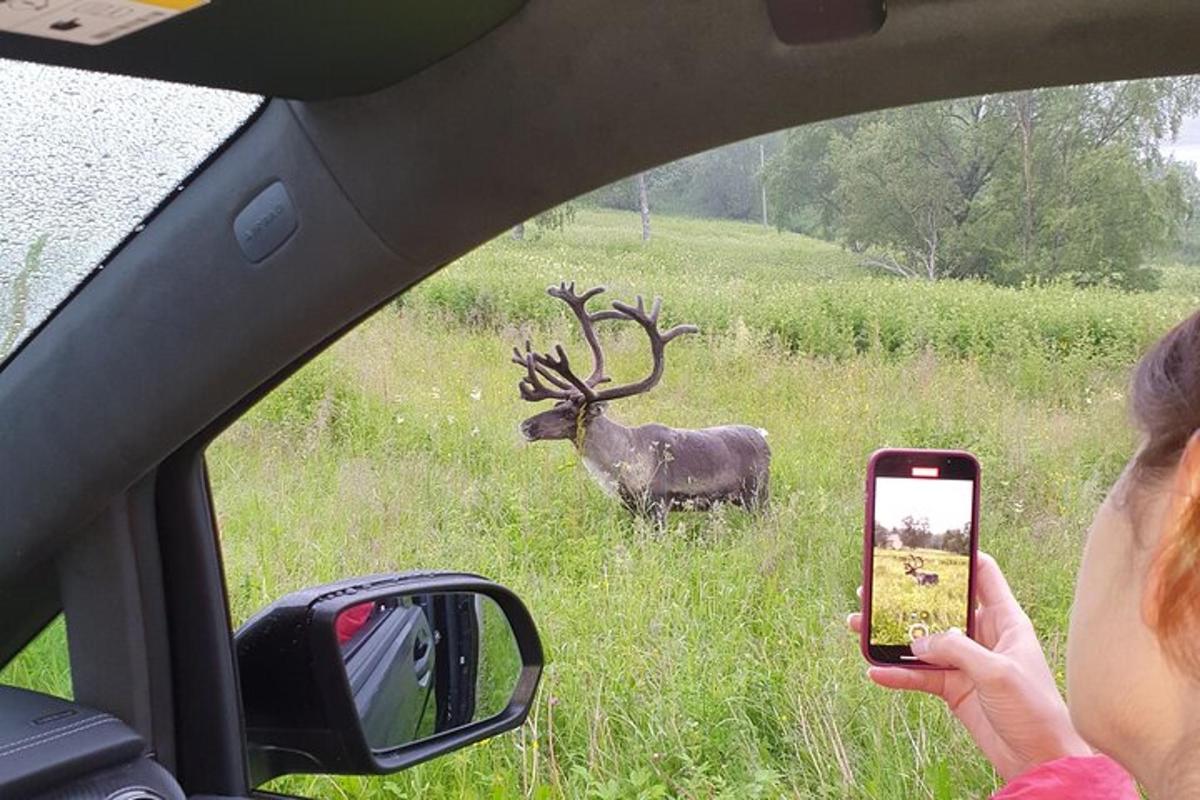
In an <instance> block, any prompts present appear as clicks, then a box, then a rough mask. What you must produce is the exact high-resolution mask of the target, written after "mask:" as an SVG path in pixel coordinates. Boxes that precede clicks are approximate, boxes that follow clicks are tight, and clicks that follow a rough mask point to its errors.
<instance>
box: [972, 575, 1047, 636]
mask: <svg viewBox="0 0 1200 800" xmlns="http://www.w3.org/2000/svg"><path fill="white" fill-rule="evenodd" d="M975 596H976V600H977V601H978V602H979V605H980V607H981V608H984V609H987V611H988V613H989V614H990V615H992V616H993V617H994V618H995V623H996V629H997V631H1003V630H1005V629H1008V628H1011V627H1012V626H1014V625H1015V626H1021V625H1024V626H1025V627H1026V629H1027V632H1028V634H1029V635H1032V634H1033V627H1032V625H1031V624H1030V622H1029V617H1028V616H1027V615H1026V614H1025V611H1024V609H1022V608H1021V604H1020V603H1018V602H1017V598H1016V596H1015V595H1013V592H1012V589H1011V588H1010V587H1009V585H1008V581H1007V580H1005V578H1004V573H1003V572H1001V571H1000V565H999V564H997V563H996V559H994V558H992V557H991V556H990V555H988V554H987V553H979V554H978V561H977V563H976V568H975ZM988 644H995V642H988Z"/></svg>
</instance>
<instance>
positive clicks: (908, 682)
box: [867, 667, 946, 697]
mask: <svg viewBox="0 0 1200 800" xmlns="http://www.w3.org/2000/svg"><path fill="white" fill-rule="evenodd" d="M867 677H868V678H870V679H871V680H872V681H874V682H875V683H877V684H879V685H880V686H883V687H885V688H887V689H902V690H904V691H909V692H928V693H929V694H934V695H937V696H938V697H941V696H942V694H943V692H945V689H946V673H945V672H942V671H940V670H928V669H906V668H904V667H871V668H870V669H868V670H867Z"/></svg>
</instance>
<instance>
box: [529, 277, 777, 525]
mask: <svg viewBox="0 0 1200 800" xmlns="http://www.w3.org/2000/svg"><path fill="white" fill-rule="evenodd" d="M603 291H604V287H603V286H597V287H595V288H593V289H589V290H587V291H586V292H583V293H582V294H576V293H575V284H574V283H570V284H566V283H563V284H560V285H559V286H551V287H550V288H549V289H547V290H546V293H547V294H549V295H550V296H551V297H555V298H557V299H559V300H562V301H563V302H564V303H566V304H567V306H568V307H570V309H571V311H572V312H573V313H574V315H575V318H576V319H577V320H578V322H579V325H580V328H581V329H582V332H583V338H584V340H585V341H586V342H587V344H588V347H589V348H590V349H591V351H592V371H591V374H590V375H588V376H587V377H586V378H580V377H579V376H578V375H577V374H576V373H575V371H574V370H573V369H572V367H571V364H570V362H569V361H568V359H567V353H566V351H565V350H563V347H562V345H561V344H559V345H556V346H555V348H554V353H553V354H551V353H549V352H546V353H539V352H534V350H533V348H532V346H531V345H530V343H529V342H528V341H527V342H525V352H521V351H520V350H519V349H517V348H515V347H514V348H513V359H512V360H513V362H514V363H516V364H518V365H519V366H521V367H522V368H523V369H524V370H525V375H524V377H523V378H521V380H520V382H519V384H518V388H519V389H520V392H521V397H522V398H523V399H525V400H528V401H530V402H537V401H540V400H555V401H556V402H555V405H554V407H553V408H551V409H549V410H547V411H543V412H542V413H540V414H536V415H535V416H532V417H530V418H529V419H527V420H525V421H524V422H522V423H521V433H522V434H523V435H524V437H525V438H526V439H527V440H529V441H531V442H533V441H542V440H550V439H566V440H569V441H570V442H571V443H572V444H573V445H574V446H575V449H576V450H577V451H578V452H579V455H580V457H581V459H582V460H583V463H584V465H585V466H586V467H587V470H588V472H589V473H591V475H592V477H593V478H595V479H596V481H597V482H599V484H600V485H601V487H603V488H604V489H605V490H606V491H607V492H609V493H610V494H615V495H616V496H617V497H619V498H620V499H621V502H622V503H624V505H625V506H626V507H627V508H629V509H630V510H631V511H633V512H634V513H637V514H642V515H645V516H647V517H649V518H651V519H653V520H655V521H656V522H657V523H658V524H659V526H660V527H661V526H663V525H665V524H666V517H667V512H668V511H671V510H707V509H710V508H712V507H713V506H715V505H717V504H720V503H730V504H733V505H738V506H742V507H744V508H747V509H750V510H758V509H760V508H762V507H763V505H764V504H765V503H766V501H767V487H768V479H769V472H770V462H771V451H770V449H769V448H768V447H767V442H766V439H765V438H764V432H763V431H761V430H759V429H757V428H752V427H749V426H747V425H721V426H719V427H714V428H703V429H700V430H689V429H681V428H669V427H667V426H665V425H657V424H650V425H640V426H638V427H627V426H625V425H622V424H620V423H619V422H616V421H615V420H613V419H611V418H609V417H608V416H607V415H606V413H605V412H606V410H607V407H608V403H609V402H610V401H613V400H619V399H621V398H624V397H631V396H633V395H636V394H641V393H643V392H647V391H649V390H650V389H653V388H654V386H655V385H657V384H658V382H659V380H660V379H661V378H662V375H663V353H664V351H665V349H666V346H667V345H668V344H669V343H670V342H671V341H673V340H674V339H675V338H677V337H679V336H682V335H684V334H688V333H697V332H698V331H699V329H698V328H697V327H696V326H695V325H677V326H675V327H674V328H671V329H670V330H668V331H661V330H659V328H658V316H659V311H660V310H661V308H662V301H661V299H659V298H655V300H654V303H653V304H652V306H651V308H650V310H649V311H647V310H646V307H645V304H644V303H643V302H642V298H641V297H640V296H639V297H638V298H637V300H636V302H635V304H634V305H632V306H631V305H627V304H625V303H621V302H614V303H613V304H612V308H610V309H604V310H601V311H595V312H589V311H588V310H587V303H588V301H589V300H591V299H592V298H593V297H595V296H596V295H598V294H600V293H602V292H603ZM602 320H618V321H625V322H632V323H635V324H636V325H638V326H640V327H641V328H642V330H643V331H645V333H646V336H647V337H648V338H649V340H650V354H651V356H652V358H653V366H652V367H651V370H650V374H649V375H647V376H646V377H645V378H643V379H642V380H640V381H637V382H635V383H629V384H624V385H620V386H611V387H607V388H598V387H600V386H601V385H602V384H604V383H607V382H609V381H610V380H611V379H610V378H609V377H608V376H607V375H605V372H604V350H603V348H602V347H601V346H600V340H599V338H598V337H597V335H596V331H595V328H594V325H595V323H596V322H600V321H602Z"/></svg>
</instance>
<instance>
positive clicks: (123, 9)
mask: <svg viewBox="0 0 1200 800" xmlns="http://www.w3.org/2000/svg"><path fill="white" fill-rule="evenodd" d="M207 3H208V0H0V31H9V32H10V33H23V34H26V35H28V36H41V37H44V38H46V39H58V40H60V41H64V42H75V43H77V44H92V45H95V44H104V43H105V42H111V41H113V40H114V39H120V38H121V37H122V36H127V35H129V34H131V33H133V32H134V31H140V30H142V29H143V28H148V27H150V26H151V25H156V24H158V23H159V22H163V21H164V20H168V19H170V18H171V17H174V16H176V15H177V14H182V13H183V12H185V11H191V10H192V9H193V8H198V7H200V6H202V5H205V4H207Z"/></svg>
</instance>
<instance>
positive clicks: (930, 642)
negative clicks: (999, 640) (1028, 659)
mask: <svg viewBox="0 0 1200 800" xmlns="http://www.w3.org/2000/svg"><path fill="white" fill-rule="evenodd" d="M912 652H913V655H914V656H916V657H917V658H919V659H921V660H922V661H924V662H926V663H927V664H935V665H937V666H939V667H954V668H955V669H959V670H962V672H963V674H965V675H966V676H967V677H968V678H970V679H971V680H972V681H973V682H974V683H976V684H987V683H990V682H991V681H993V680H994V679H995V678H996V677H998V676H1000V675H1002V674H1003V673H1004V670H1005V666H1006V662H1005V660H1004V658H1003V657H1001V656H998V655H996V654H995V653H993V652H992V651H991V650H988V649H987V648H986V647H984V646H983V645H981V644H979V642H976V641H973V640H971V639H969V638H967V637H966V636H964V635H963V633H962V631H960V630H958V629H957V628H951V629H950V630H948V631H946V632H945V633H936V634H934V635H933V636H922V637H921V638H919V639H914V640H913V643H912Z"/></svg>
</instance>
